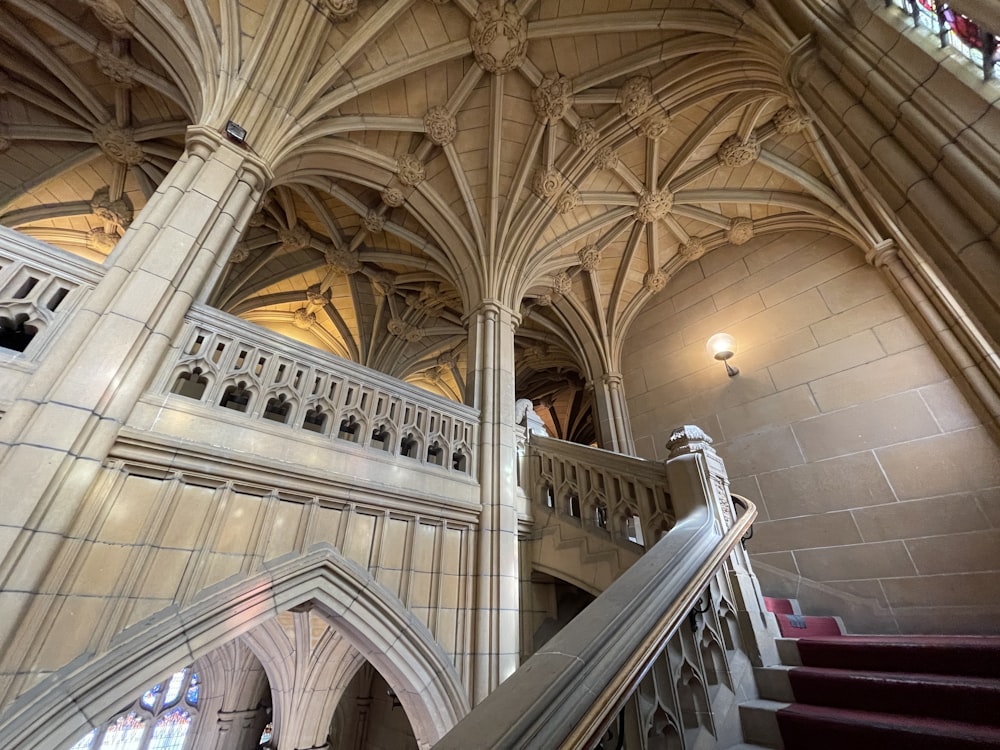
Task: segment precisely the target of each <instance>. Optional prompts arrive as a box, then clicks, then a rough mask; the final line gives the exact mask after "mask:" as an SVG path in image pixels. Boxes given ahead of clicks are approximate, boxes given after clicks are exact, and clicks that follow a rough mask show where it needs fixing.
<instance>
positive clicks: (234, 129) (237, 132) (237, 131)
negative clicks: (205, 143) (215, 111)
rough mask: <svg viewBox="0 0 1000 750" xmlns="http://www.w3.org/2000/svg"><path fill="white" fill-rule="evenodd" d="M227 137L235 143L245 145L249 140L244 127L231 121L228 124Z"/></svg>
mask: <svg viewBox="0 0 1000 750" xmlns="http://www.w3.org/2000/svg"><path fill="white" fill-rule="evenodd" d="M226 137H227V138H228V139H229V140H231V141H232V142H233V143H237V144H239V145H241V146H242V145H243V144H244V143H245V142H246V140H247V131H246V128H244V127H243V126H242V125H237V124H236V123H235V122H233V121H232V120H230V121H229V122H227V123H226Z"/></svg>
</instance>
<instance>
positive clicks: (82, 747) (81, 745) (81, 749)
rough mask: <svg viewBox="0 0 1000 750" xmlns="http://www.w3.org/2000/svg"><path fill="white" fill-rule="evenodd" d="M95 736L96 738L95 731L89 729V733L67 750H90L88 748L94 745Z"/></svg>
mask: <svg viewBox="0 0 1000 750" xmlns="http://www.w3.org/2000/svg"><path fill="white" fill-rule="evenodd" d="M96 736H97V730H96V729H91V730H90V731H89V732H87V733H86V734H85V735H83V737H81V738H80V739H79V740H77V741H76V744H75V745H73V747H71V748H70V749H69V750H90V746H91V745H92V744H94V737H96Z"/></svg>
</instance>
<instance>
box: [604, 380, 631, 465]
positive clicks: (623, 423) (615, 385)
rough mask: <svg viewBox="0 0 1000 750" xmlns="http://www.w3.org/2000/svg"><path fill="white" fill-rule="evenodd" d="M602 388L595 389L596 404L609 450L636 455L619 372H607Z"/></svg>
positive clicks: (605, 443) (606, 446) (605, 446)
mask: <svg viewBox="0 0 1000 750" xmlns="http://www.w3.org/2000/svg"><path fill="white" fill-rule="evenodd" d="M601 383H602V387H600V388H595V389H594V390H595V393H594V403H595V406H596V407H597V417H598V420H599V423H600V436H601V442H602V443H603V444H604V445H603V447H604V448H606V449H607V450H611V451H616V452H617V453H624V454H625V455H627V456H634V455H635V442H634V441H633V439H632V430H631V427H630V422H629V418H628V406H627V405H626V404H625V392H624V391H623V390H622V376H621V373H618V372H606V373H604V375H603V376H602V377H601Z"/></svg>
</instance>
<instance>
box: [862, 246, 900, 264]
mask: <svg viewBox="0 0 1000 750" xmlns="http://www.w3.org/2000/svg"><path fill="white" fill-rule="evenodd" d="M898 257H899V246H898V245H896V241H895V240H882V241H881V242H876V243H875V244H873V245H872V246H871V247H870V248H869V249H868V251H867V252H866V253H865V261H867V262H868V263H869V264H870V265H872V266H874V267H875V268H883V267H885V266H888V265H889V264H890V263H892V262H893V261H894V260H896V258H898Z"/></svg>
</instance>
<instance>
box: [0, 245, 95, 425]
mask: <svg viewBox="0 0 1000 750" xmlns="http://www.w3.org/2000/svg"><path fill="white" fill-rule="evenodd" d="M53 256H55V257H53ZM102 275H103V269H102V268H101V267H100V266H99V265H97V264H96V263H91V262H90V261H87V260H84V259H82V258H78V257H76V256H74V255H70V254H69V253H65V252H62V251H60V250H56V249H54V248H52V247H50V246H49V245H45V244H43V243H41V242H38V241H36V240H33V239H31V238H30V237H26V236H25V235H23V234H19V233H17V232H14V231H11V230H9V229H7V228H5V227H0V394H2V395H0V413H3V412H4V411H6V407H7V406H8V405H9V404H10V403H11V402H12V401H13V400H14V399H15V398H16V397H17V395H18V394H19V393H20V392H21V389H22V388H23V387H24V384H25V383H26V382H27V380H28V378H29V377H30V375H31V373H33V372H34V371H35V369H36V367H37V364H38V362H39V361H40V360H41V359H42V358H43V357H44V356H45V352H46V351H47V350H48V348H49V347H50V346H51V344H52V342H53V340H54V338H55V333H56V331H57V330H58V329H59V328H60V327H61V326H62V324H63V322H64V321H65V320H67V318H68V317H69V315H68V313H69V312H70V311H72V310H74V309H76V308H77V307H79V306H80V305H81V304H82V302H83V300H84V299H85V298H86V295H87V293H88V292H90V291H91V290H92V289H93V288H94V286H95V285H96V284H97V282H98V281H99V280H100V279H101V276H102Z"/></svg>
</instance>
